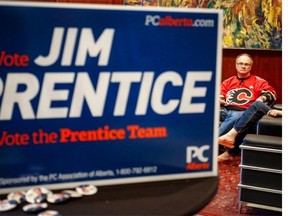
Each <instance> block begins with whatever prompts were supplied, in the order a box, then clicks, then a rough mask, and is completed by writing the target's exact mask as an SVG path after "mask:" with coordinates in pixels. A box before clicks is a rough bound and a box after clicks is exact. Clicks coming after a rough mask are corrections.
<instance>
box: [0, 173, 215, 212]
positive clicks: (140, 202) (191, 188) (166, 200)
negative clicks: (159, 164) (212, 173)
mask: <svg viewBox="0 0 288 216" xmlns="http://www.w3.org/2000/svg"><path fill="white" fill-rule="evenodd" d="M217 188H218V177H205V178H195V179H185V180H170V181H159V182H149V183H135V184H123V185H113V186H99V187H98V192H97V193H96V194H95V195H91V196H83V197H81V198H77V199H69V200H68V201H67V202H65V203H58V204H50V203H48V209H47V210H56V211H58V212H59V213H60V214H61V215H62V216H65V215H69V216H70V215H83V216H84V215H85V216H86V215H87V216H88V215H193V214H195V213H197V212H198V211H200V210H201V209H202V208H203V207H204V206H205V205H207V204H208V203H209V202H210V200H211V199H212V198H213V197H214V195H215V194H216V192H217ZM53 192H58V191H53ZM6 197H7V194H6V195H5V194H2V195H0V199H1V200H3V199H6ZM25 204H27V203H23V204H21V205H18V206H17V207H16V208H14V209H12V210H10V211H7V212H0V215H5V216H6V215H7V216H9V215H17V216H18V215H19V216H20V215H28V214H27V213H25V212H24V211H23V210H22V207H23V206H24V205H25ZM29 214H30V215H37V213H33V214H31V213H29Z"/></svg>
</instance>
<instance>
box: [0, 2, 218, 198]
mask: <svg viewBox="0 0 288 216" xmlns="http://www.w3.org/2000/svg"><path fill="white" fill-rule="evenodd" d="M0 20H1V34H0V133H1V134H0V192H6V191H9V190H11V189H15V188H27V187H31V186H35V185H45V186H48V187H50V188H52V189H53V188H65V187H68V186H72V185H76V184H79V183H83V182H90V183H95V184H98V185H105V184H120V183H133V182H145V181H159V180H171V179H183V178H196V177H204V176H216V175H217V162H216V156H217V153H218V146H217V135H218V117H219V116H218V111H219V110H218V106H219V103H218V91H219V85H220V73H221V71H220V70H221V61H222V58H221V55H222V51H221V35H222V12H221V11H220V10H213V9H207V10H205V9H202V10H196V9H191V8H189V9H180V8H146V7H130V6H111V5H110V6H104V5H89V4H59V3H57V4H56V3H55V4H51V3H20V2H14V3H12V2H8V3H7V2H1V3H0Z"/></svg>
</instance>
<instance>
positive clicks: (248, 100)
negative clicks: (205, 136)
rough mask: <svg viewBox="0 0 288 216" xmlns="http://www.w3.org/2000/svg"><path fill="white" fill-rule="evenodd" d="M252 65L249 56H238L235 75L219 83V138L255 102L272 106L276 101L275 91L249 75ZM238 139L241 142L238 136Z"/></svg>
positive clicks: (267, 84)
mask: <svg viewBox="0 0 288 216" xmlns="http://www.w3.org/2000/svg"><path fill="white" fill-rule="evenodd" d="M252 65H253V59H252V57H251V56H250V55H248V54H247V53H242V54H240V55H239V56H237V57H236V62H235V67H236V72H237V74H236V75H235V76H232V77H230V78H228V79H226V80H224V81H223V82H222V83H221V89H220V104H221V110H220V121H221V122H220V126H219V136H221V135H223V134H225V133H227V132H228V131H230V130H231V129H232V128H233V126H234V124H235V122H236V121H237V120H238V119H239V118H240V117H241V116H242V114H243V113H244V111H245V110H246V109H247V108H248V107H249V106H250V105H251V104H252V103H254V102H255V101H256V100H258V101H262V102H265V103H266V104H268V105H272V104H273V103H274V102H275V100H276V91H275V89H274V88H273V87H272V86H270V85H269V83H268V82H267V81H266V80H264V79H262V78H260V77H258V76H255V75H253V74H251V70H252ZM252 133H253V132H252ZM238 138H239V139H240V140H241V138H240V136H238ZM243 138H244V137H243ZM237 153H238V154H239V153H240V151H239V152H237V149H235V152H234V154H235V155H236V154H237ZM224 155H227V153H225V154H224Z"/></svg>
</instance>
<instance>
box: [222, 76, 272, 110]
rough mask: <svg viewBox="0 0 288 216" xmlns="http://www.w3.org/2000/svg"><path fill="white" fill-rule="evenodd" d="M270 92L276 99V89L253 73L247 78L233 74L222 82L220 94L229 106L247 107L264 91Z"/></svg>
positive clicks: (236, 107)
mask: <svg viewBox="0 0 288 216" xmlns="http://www.w3.org/2000/svg"><path fill="white" fill-rule="evenodd" d="M267 91H268V92H270V93H271V94H273V95H274V98H275V99H276V91H275V89H274V88H273V87H272V86H270V85H269V84H268V82H267V81H266V80H264V79H262V78H260V77H258V76H255V75H251V76H250V77H248V78H246V79H239V78H238V77H237V76H232V77H230V78H228V79H226V80H224V81H223V82H222V83H221V93H220V96H221V97H224V98H225V100H226V103H227V106H229V107H234V108H235V109H241V110H242V109H243V110H244V109H247V108H248V107H249V106H250V105H251V104H252V103H253V102H254V101H256V99H257V98H258V97H259V96H260V95H261V94H262V93H263V92H267Z"/></svg>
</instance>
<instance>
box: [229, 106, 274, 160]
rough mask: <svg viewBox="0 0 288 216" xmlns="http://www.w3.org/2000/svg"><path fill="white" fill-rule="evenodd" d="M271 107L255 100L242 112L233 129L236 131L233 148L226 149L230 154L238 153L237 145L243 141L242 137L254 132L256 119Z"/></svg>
mask: <svg viewBox="0 0 288 216" xmlns="http://www.w3.org/2000/svg"><path fill="white" fill-rule="evenodd" d="M270 109H271V108H270V107H269V106H268V105H266V104H265V103H263V102H261V101H255V102H254V103H253V104H251V105H250V106H249V107H248V108H247V109H246V110H245V111H244V112H242V113H243V114H242V116H241V117H240V118H239V119H238V120H236V122H235V124H234V129H235V130H236V131H237V132H238V135H237V137H236V139H235V143H234V146H235V147H234V148H233V149H227V152H228V153H229V154H230V155H237V154H239V153H240V149H239V145H240V144H241V143H242V142H243V139H244V137H245V136H246V135H247V134H248V133H255V132H256V126H257V123H258V121H259V120H260V119H261V118H262V117H263V116H264V115H265V114H267V113H268V111H269V110H270Z"/></svg>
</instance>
